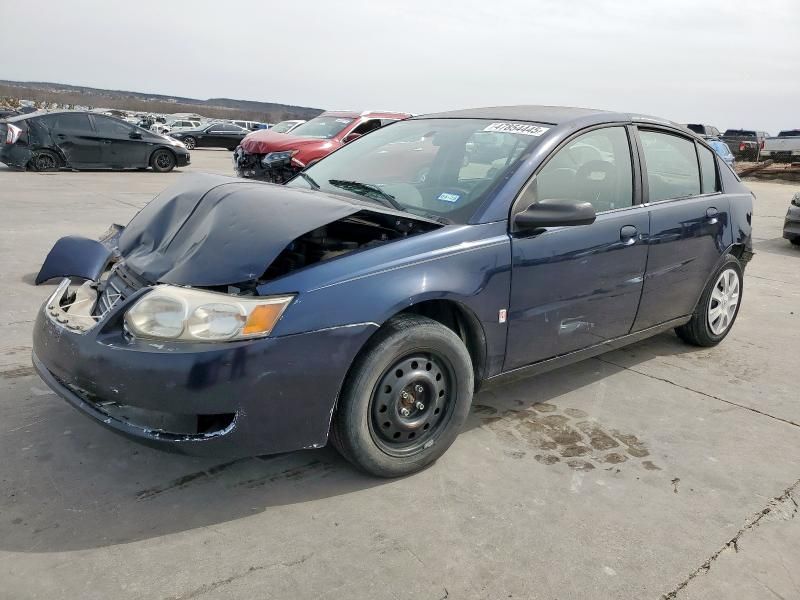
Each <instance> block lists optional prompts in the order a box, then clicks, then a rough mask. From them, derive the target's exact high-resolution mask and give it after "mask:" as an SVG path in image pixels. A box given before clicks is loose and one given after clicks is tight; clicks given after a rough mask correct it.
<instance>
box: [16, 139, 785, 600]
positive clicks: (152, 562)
mask: <svg viewBox="0 0 800 600" xmlns="http://www.w3.org/2000/svg"><path fill="white" fill-rule="evenodd" d="M183 171H213V172H219V173H227V174H231V173H232V170H231V165H230V153H229V152H223V151H213V150H207V151H195V152H193V153H192V166H191V167H189V168H187V169H183ZM180 176H181V175H180V174H179V173H177V172H176V173H173V174H168V175H160V174H156V173H152V172H130V173H103V172H97V173H72V172H63V173H53V174H35V173H17V172H11V171H8V170H5V168H4V167H1V166H0V208H1V209H2V213H1V214H2V220H0V262H2V265H3V270H2V272H3V277H4V280H3V283H2V293H3V297H2V302H0V331H1V332H2V335H0V457H2V460H1V461H0V598H10V599H15V600H21V599H24V598H47V599H52V598H81V599H86V600H90V599H103V600H106V599H109V598H114V599H126V598H157V599H168V598H172V599H181V600H186V599H189V598H192V599H195V598H199V599H202V600H211V599H221V598H259V599H269V598H279V599H293V600H301V599H311V598H314V599H316V598H347V599H348V600H357V599H362V598H363V599H369V600H375V599H384V598H387V599H395V598H396V599H405V598H415V599H416V598H423V599H428V600H439V599H442V598H449V599H461V598H469V599H471V598H486V599H499V598H537V599H538V598H542V599H550V600H555V599H558V600H566V599H571V598H575V599H593V600H600V599H605V598H608V599H620V598H632V599H643V598H662V597H667V598H681V599H689V598H691V599H701V598H702V599H711V598H714V599H717V598H736V599H749V598H754V599H756V598H757V599H764V598H773V597H774V598H800V517H798V503H800V393H799V392H798V389H799V388H798V381H799V379H798V378H800V353H799V352H798V344H799V340H800V249H798V248H794V247H791V246H790V245H789V243H788V242H786V241H785V240H782V239H781V238H780V236H781V226H782V219H783V215H784V214H785V213H786V209H787V207H788V204H789V200H790V198H791V195H792V193H793V192H795V191H798V190H800V186H798V185H796V184H795V185H786V184H780V183H774V182H772V183H753V184H752V189H753V190H754V191H755V192H756V194H757V196H758V198H757V201H756V203H755V211H756V212H755V217H754V225H755V235H756V237H757V243H756V245H755V250H756V253H757V254H756V257H755V259H754V260H753V262H752V263H751V264H750V266H749V267H748V269H747V273H746V276H745V285H744V288H745V289H744V299H743V307H742V309H741V312H740V315H739V318H738V322H737V323H736V325H735V327H734V329H733V331H732V333H731V335H730V336H729V337H728V338H727V339H726V340H725V341H724V342H723V343H722V344H721V345H720V346H718V347H717V348H712V349H696V348H692V347H689V346H686V345H684V344H683V343H681V342H680V341H679V340H678V339H677V337H676V336H675V335H673V334H672V333H670V334H664V335H660V336H658V337H655V338H652V339H650V340H647V341H644V342H641V343H638V344H636V345H634V346H630V347H628V348H625V349H623V350H620V351H616V352H613V353H611V354H606V355H604V356H601V357H599V358H597V359H592V360H588V361H586V362H583V363H581V364H578V365H575V366H572V367H567V368H565V369H562V370H559V371H555V372H552V373H549V374H547V375H544V376H541V377H538V378H533V379H528V380H524V381H520V382H517V383H515V384H513V385H510V386H507V387H504V388H497V389H494V390H492V391H491V392H484V393H481V394H479V395H478V396H477V397H476V398H475V401H474V407H473V411H472V412H473V414H472V416H471V419H470V421H469V423H468V425H467V427H466V428H465V430H464V431H463V433H462V435H461V436H460V437H459V439H458V440H457V441H456V443H455V444H454V446H453V447H452V448H451V449H450V450H449V451H448V452H447V453H446V454H445V455H444V457H443V458H442V459H440V460H439V461H438V463H436V464H435V465H434V466H433V467H431V468H429V469H427V470H426V471H424V472H422V473H419V474H417V475H414V476H412V477H408V478H405V479H399V480H393V481H383V480H375V479H371V478H369V477H366V476H363V475H360V474H358V473H356V472H355V471H353V469H351V468H350V467H349V466H348V465H347V464H346V463H345V462H344V461H343V460H342V459H340V458H339V457H338V455H337V454H336V453H335V452H334V451H333V450H331V449H330V448H325V449H322V450H316V451H305V452H297V453H293V454H287V455H280V456H273V457H263V458H253V459H246V460H240V461H235V462H223V461H215V460H210V459H197V458H187V457H181V456H176V455H171V454H164V453H161V452H159V451H156V450H151V449H149V448H145V447H142V446H139V445H136V444H134V443H133V442H130V441H127V440H125V439H123V438H121V437H118V436H116V435H114V434H113V433H110V432H108V431H106V430H104V429H103V428H101V427H99V426H97V425H96V424H95V423H92V422H91V421H89V420H88V419H86V418H84V417H83V416H81V415H79V414H78V413H77V412H76V411H75V410H73V409H72V408H70V407H69V406H67V405H66V403H64V402H63V401H62V400H60V399H59V398H57V397H56V396H55V395H54V394H52V393H51V392H50V391H49V390H48V389H47V387H46V386H45V385H44V384H43V383H42V382H41V381H40V380H39V378H38V377H37V376H36V375H35V374H34V373H33V369H32V368H31V362H30V351H31V336H30V333H31V331H30V330H31V324H32V320H33V319H34V315H35V313H36V311H37V310H38V308H39V305H40V303H41V302H42V301H43V300H44V298H45V297H46V296H47V295H48V294H49V293H51V292H52V290H53V286H52V285H47V286H42V287H34V286H33V285H31V281H32V278H33V276H34V274H35V273H36V272H37V270H38V268H39V266H40V265H41V262H42V260H43V258H44V256H45V255H46V253H47V251H48V250H49V249H50V247H51V246H52V244H53V242H54V241H55V240H56V239H57V238H59V237H60V236H63V235H67V234H82V235H86V236H89V237H96V236H98V235H100V234H101V233H102V232H103V231H104V230H105V229H106V227H107V226H108V225H109V224H110V223H112V222H117V223H126V222H127V221H128V220H129V219H130V218H131V217H132V216H133V215H134V213H135V212H136V211H137V209H138V208H140V207H141V206H143V205H144V204H145V203H146V202H147V201H148V200H150V199H151V198H152V197H153V196H154V195H155V194H156V193H157V192H159V191H160V190H161V189H163V188H164V187H166V186H167V185H169V184H170V183H172V182H174V181H175V180H176V179H177V178H178V177H180ZM555 434H557V435H555ZM554 439H555V440H556V441H553V440H554ZM577 441H583V442H585V443H586V445H587V446H589V447H591V448H592V451H591V452H590V453H589V454H585V455H582V456H570V455H571V454H574V446H575V443H576V442H577Z"/></svg>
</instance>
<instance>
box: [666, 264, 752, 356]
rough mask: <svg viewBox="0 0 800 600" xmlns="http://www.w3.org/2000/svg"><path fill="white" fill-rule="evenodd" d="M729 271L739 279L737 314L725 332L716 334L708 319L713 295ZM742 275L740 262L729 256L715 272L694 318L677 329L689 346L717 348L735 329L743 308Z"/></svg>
mask: <svg viewBox="0 0 800 600" xmlns="http://www.w3.org/2000/svg"><path fill="white" fill-rule="evenodd" d="M729 269H732V270H733V271H734V272H735V273H736V274H737V276H738V278H739V295H738V301H737V304H736V308H735V312H734V313H733V317H732V318H731V319H730V322H729V323H728V326H727V327H726V328H725V330H724V331H722V332H720V333H714V332H713V331H712V330H711V326H710V323H709V317H708V312H709V308H710V304H711V302H712V298H711V295H712V293H713V291H714V288H715V287H716V285H717V281H718V279H719V276H720V275H721V274H722V272H723V271H727V270H729ZM742 274H743V272H742V265H741V263H740V262H739V260H738V259H737V258H736V257H735V256H733V255H731V254H728V255H727V256H726V257H725V259H724V260H723V262H722V264H721V265H720V267H719V268H718V269H717V270H716V271H715V272H714V275H712V276H711V278H710V279H709V280H708V284H707V285H706V287H705V289H704V290H703V294H702V295H701V296H700V301H699V302H698V303H697V307H696V308H695V310H694V313H692V318H691V319H690V320H689V322H688V323H686V324H685V325H681V326H680V327H676V328H675V333H677V334H678V337H680V338H681V339H682V340H683V341H685V342H687V343H689V344H692V345H695V346H704V347H709V346H716V345H717V344H719V343H720V342H721V341H722V340H724V339H725V336H727V335H728V333H730V331H731V329H732V328H733V324H734V322H735V321H736V317H737V316H738V315H739V308H741V305H742V292H743V290H744V278H743V276H742Z"/></svg>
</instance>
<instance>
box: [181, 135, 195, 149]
mask: <svg viewBox="0 0 800 600" xmlns="http://www.w3.org/2000/svg"><path fill="white" fill-rule="evenodd" d="M181 141H182V142H183V145H184V146H186V149H187V150H194V149H195V148H197V140H196V139H194V138H193V137H192V136H190V135H187V136H186V137H185V138H183V139H182V140H181Z"/></svg>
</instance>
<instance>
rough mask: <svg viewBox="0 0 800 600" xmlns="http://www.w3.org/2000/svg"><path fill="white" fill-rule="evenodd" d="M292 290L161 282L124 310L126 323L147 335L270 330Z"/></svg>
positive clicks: (229, 336) (208, 338) (246, 334)
mask: <svg viewBox="0 0 800 600" xmlns="http://www.w3.org/2000/svg"><path fill="white" fill-rule="evenodd" d="M293 298H294V296H249V297H239V296H230V295H228V294H222V293H217V292H207V291H203V290H195V289H190V288H181V287H176V286H171V285H159V286H156V287H154V288H153V290H152V291H151V292H149V293H147V294H145V295H144V296H143V297H142V298H141V299H140V300H139V301H138V302H136V304H134V305H133V307H131V308H130V310H128V311H127V312H126V313H125V325H126V327H127V328H128V331H130V332H131V333H132V334H133V335H135V336H137V337H144V338H157V339H170V340H183V341H194V342H222V341H232V340H246V339H251V338H258V337H264V336H267V335H269V334H270V332H271V331H272V329H273V327H275V324H276V323H277V322H278V319H280V318H281V315H282V314H283V311H284V310H286V307H287V306H289V304H290V303H291V301H292V299H293Z"/></svg>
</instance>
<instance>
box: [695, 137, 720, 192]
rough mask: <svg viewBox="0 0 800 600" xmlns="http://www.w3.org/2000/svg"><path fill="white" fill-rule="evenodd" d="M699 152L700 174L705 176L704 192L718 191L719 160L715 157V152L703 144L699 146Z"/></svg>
mask: <svg viewBox="0 0 800 600" xmlns="http://www.w3.org/2000/svg"><path fill="white" fill-rule="evenodd" d="M698 152H699V156H700V174H701V175H702V176H703V193H704V194H713V193H714V192H718V191H719V181H718V179H717V160H716V159H715V158H714V153H713V152H712V151H711V150H709V149H708V148H704V147H703V146H700V147H699V148H698Z"/></svg>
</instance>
